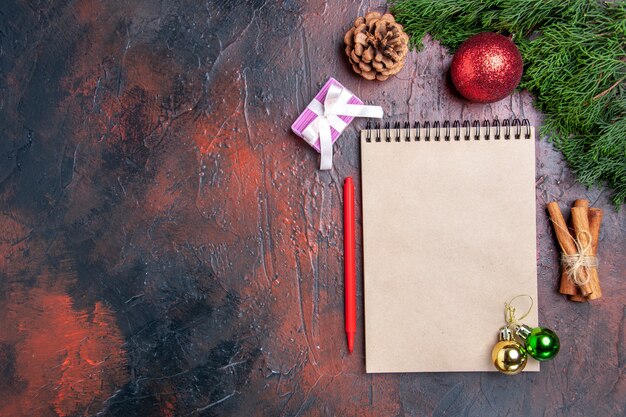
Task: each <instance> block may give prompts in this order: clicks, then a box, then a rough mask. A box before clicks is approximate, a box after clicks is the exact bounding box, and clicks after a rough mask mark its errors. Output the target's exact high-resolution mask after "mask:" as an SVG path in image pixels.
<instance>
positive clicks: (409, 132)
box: [365, 118, 530, 142]
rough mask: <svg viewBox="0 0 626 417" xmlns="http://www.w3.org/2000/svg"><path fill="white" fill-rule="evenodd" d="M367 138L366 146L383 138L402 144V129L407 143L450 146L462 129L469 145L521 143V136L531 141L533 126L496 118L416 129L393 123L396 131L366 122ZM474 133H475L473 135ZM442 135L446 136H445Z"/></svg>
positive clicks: (387, 124)
mask: <svg viewBox="0 0 626 417" xmlns="http://www.w3.org/2000/svg"><path fill="white" fill-rule="evenodd" d="M365 128H366V134H365V141H366V142H372V140H373V141H374V142H382V139H383V137H384V141H385V142H392V141H393V142H400V141H401V140H402V136H403V135H402V133H401V129H404V130H405V132H406V133H405V135H404V141H405V142H419V141H422V140H423V141H425V142H430V141H431V140H432V141H435V142H439V141H441V138H443V140H444V141H446V142H449V141H450V140H451V139H454V141H460V140H461V129H463V130H464V134H463V138H462V139H463V140H465V141H469V140H471V139H472V137H473V140H481V139H482V140H491V139H494V140H500V139H502V138H503V139H504V140H510V139H511V138H513V139H521V138H522V136H523V137H524V138H525V139H530V122H529V121H528V119H521V120H520V119H504V120H502V122H500V120H498V119H497V118H496V119H494V120H492V121H490V120H487V119H484V120H482V123H481V121H480V120H472V121H471V122H470V121H469V120H467V119H465V120H463V121H462V122H461V121H459V120H454V121H453V122H452V123H450V121H449V120H444V121H443V123H442V122H439V121H434V122H432V125H431V122H430V121H425V122H423V123H421V124H420V122H418V121H415V122H413V127H412V128H411V123H410V122H408V121H406V122H404V124H402V123H401V122H394V123H393V127H392V126H391V123H390V122H385V124H384V127H383V128H382V129H381V124H380V123H375V124H374V125H373V128H372V123H371V122H369V121H368V122H367V125H366V127H365ZM481 128H482V129H484V133H483V134H482V137H481ZM422 129H424V136H423V137H422ZM472 130H473V132H472ZM442 131H443V135H442Z"/></svg>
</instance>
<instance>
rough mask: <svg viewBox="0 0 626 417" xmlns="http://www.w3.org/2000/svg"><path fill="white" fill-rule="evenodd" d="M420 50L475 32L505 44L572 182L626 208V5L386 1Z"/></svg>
mask: <svg viewBox="0 0 626 417" xmlns="http://www.w3.org/2000/svg"><path fill="white" fill-rule="evenodd" d="M390 3H391V8H392V12H393V13H394V15H395V18H396V20H397V21H398V22H400V23H401V24H402V25H404V29H405V31H406V32H407V33H408V34H409V35H410V36H411V45H412V46H413V47H415V48H417V49H418V50H419V49H421V47H422V39H423V37H424V35H425V34H426V33H430V35H431V36H432V37H433V39H435V40H437V41H439V42H440V43H441V44H442V45H444V46H446V47H448V48H450V49H451V50H454V49H456V48H457V47H458V46H459V45H460V44H461V43H462V42H463V41H465V40H466V39H467V38H468V37H470V36H472V35H474V34H476V33H480V32H486V31H489V32H499V33H502V34H503V35H507V36H509V35H510V36H511V37H512V39H513V41H514V42H515V43H516V44H517V46H518V47H519V49H520V52H521V53H522V57H523V60H524V75H523V77H522V81H521V83H520V88H524V89H527V90H528V91H529V92H530V93H531V94H533V95H534V96H535V103H536V106H537V108H538V109H539V110H541V111H542V112H544V113H545V115H546V118H545V122H544V126H543V128H542V133H543V134H544V135H547V136H548V137H549V139H550V140H551V141H553V143H554V145H555V147H556V148H557V149H559V150H560V151H561V152H562V153H563V155H564V157H565V160H566V161H567V163H568V164H569V166H570V168H571V169H572V170H573V171H574V173H575V174H576V177H577V179H578V181H580V182H581V183H582V184H584V185H586V186H588V187H591V186H608V187H609V188H610V189H612V191H613V193H612V200H613V203H614V204H615V206H616V208H619V207H621V205H622V204H624V203H625V202H626V119H625V116H626V2H624V1H617V2H600V1H597V0H571V1H563V0H485V1H482V0H392V1H391V2H390Z"/></svg>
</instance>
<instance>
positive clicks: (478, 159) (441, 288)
mask: <svg viewBox="0 0 626 417" xmlns="http://www.w3.org/2000/svg"><path fill="white" fill-rule="evenodd" d="M507 122H508V121H507ZM387 126H388V125H387ZM472 126H473V127H472ZM361 170H362V193H363V252H364V295H365V350H366V354H365V360H366V370H367V372H368V373H369V372H452V371H495V368H494V367H493V365H492V364H491V349H492V347H493V345H494V344H495V343H496V342H497V335H498V330H499V328H500V327H501V326H502V325H503V324H504V318H503V317H504V303H505V301H508V300H509V299H511V298H512V297H514V296H515V295H518V294H528V295H530V296H532V297H533V298H534V300H535V306H534V307H533V309H532V311H531V313H530V314H529V316H528V317H527V318H525V319H524V323H526V324H528V325H530V326H536V325H537V310H538V307H537V278H536V276H537V268H536V246H535V245H536V244H535V235H536V233H535V132H534V128H533V127H531V126H529V125H528V123H527V121H524V124H522V123H520V122H519V121H513V123H512V124H509V123H505V124H504V125H499V124H498V126H480V125H479V124H478V123H477V122H474V124H473V125H470V124H469V123H467V122H466V123H465V126H464V127H461V126H460V125H459V124H456V123H455V124H454V126H452V127H451V126H450V125H449V124H448V123H445V124H444V125H442V126H440V125H438V124H435V125H433V126H432V127H427V128H421V129H416V128H413V129H408V128H406V129H400V128H399V126H398V127H397V128H390V129H389V128H387V129H372V130H364V131H362V132H361ZM525 370H526V371H538V370H539V364H538V362H536V361H534V360H532V359H529V361H528V364H527V366H526V369H525Z"/></svg>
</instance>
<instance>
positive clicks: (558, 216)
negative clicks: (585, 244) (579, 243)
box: [547, 201, 578, 295]
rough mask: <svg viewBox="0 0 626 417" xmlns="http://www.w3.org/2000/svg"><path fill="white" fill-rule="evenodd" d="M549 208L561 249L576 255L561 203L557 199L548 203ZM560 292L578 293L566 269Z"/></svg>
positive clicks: (562, 277) (568, 253)
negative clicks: (560, 206)
mask: <svg viewBox="0 0 626 417" xmlns="http://www.w3.org/2000/svg"><path fill="white" fill-rule="evenodd" d="M547 208H548V213H549V214H550V220H552V225H553V226H554V233H555V234H556V238H557V240H558V242H559V246H560V247H561V250H562V251H563V253H565V254H567V255H575V254H576V253H577V252H578V250H577V249H576V245H575V244H574V239H572V236H571V235H570V233H569V231H568V229H567V224H566V223H565V219H564V218H563V213H561V209H560V208H559V204H558V203H557V202H556V201H553V202H551V203H548V206H547ZM559 292H560V293H561V294H567V295H576V293H577V287H576V284H574V283H573V282H572V280H571V279H569V277H568V276H567V273H566V272H565V270H563V272H562V274H561V284H560V287H559Z"/></svg>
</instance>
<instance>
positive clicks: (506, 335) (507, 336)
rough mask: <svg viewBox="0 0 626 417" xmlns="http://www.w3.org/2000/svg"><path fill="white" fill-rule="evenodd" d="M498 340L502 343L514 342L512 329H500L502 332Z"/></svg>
mask: <svg viewBox="0 0 626 417" xmlns="http://www.w3.org/2000/svg"><path fill="white" fill-rule="evenodd" d="M498 340H499V341H500V342H504V341H507V340H513V333H512V332H511V329H509V328H508V327H506V326H504V327H502V328H501V329H500V332H499V333H498Z"/></svg>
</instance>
